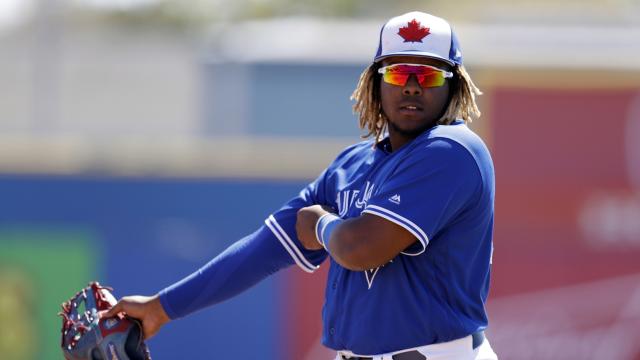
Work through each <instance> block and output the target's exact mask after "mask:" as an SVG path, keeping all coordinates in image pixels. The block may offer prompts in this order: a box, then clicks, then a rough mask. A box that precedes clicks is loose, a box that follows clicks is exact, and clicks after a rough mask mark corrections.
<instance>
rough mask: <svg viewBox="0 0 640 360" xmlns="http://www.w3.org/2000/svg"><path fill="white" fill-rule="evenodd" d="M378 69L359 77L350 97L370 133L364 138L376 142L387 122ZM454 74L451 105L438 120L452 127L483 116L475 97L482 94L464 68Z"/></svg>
mask: <svg viewBox="0 0 640 360" xmlns="http://www.w3.org/2000/svg"><path fill="white" fill-rule="evenodd" d="M379 68H380V63H372V64H371V65H369V66H368V67H367V68H366V69H365V70H364V71H363V72H362V74H361V75H360V80H359V81H358V85H357V86H356V89H355V90H354V91H353V94H352V95H351V100H355V104H354V105H353V112H354V113H356V114H358V118H359V123H360V128H361V129H363V130H366V131H368V132H367V134H365V135H363V136H362V138H365V139H366V138H369V137H374V139H375V141H376V142H378V141H380V140H382V137H383V136H384V131H385V129H386V126H387V120H388V119H387V117H386V115H385V114H384V112H383V111H382V103H381V102H380V81H378V79H377V74H378V69H379ZM453 71H454V77H453V79H452V80H453V81H452V82H451V92H450V94H451V95H450V99H449V105H448V106H447V108H446V109H445V111H444V113H443V115H442V116H441V117H440V119H438V124H440V125H449V124H451V122H453V121H454V120H456V119H462V120H464V121H465V122H471V121H473V119H474V118H476V119H477V118H479V117H480V115H481V112H480V109H478V104H477V103H476V96H477V95H482V92H481V91H480V89H478V88H477V87H476V85H475V84H474V83H473V81H472V80H471V77H470V76H469V74H468V73H467V70H466V69H465V68H464V66H463V65H458V66H455V67H454V69H453Z"/></svg>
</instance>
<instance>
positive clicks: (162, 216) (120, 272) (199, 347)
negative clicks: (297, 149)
mask: <svg viewBox="0 0 640 360" xmlns="http://www.w3.org/2000/svg"><path fill="white" fill-rule="evenodd" d="M302 186H304V182H303V181H277V182H275V181H270V180H246V179H243V180H234V179H156V178H109V177H103V176H100V177H98V176H88V175H87V176H24V175H20V176H17V175H16V176H11V175H2V176H0V290H3V289H4V290H7V289H8V290H7V291H5V297H7V295H6V294H9V295H8V296H9V298H10V299H11V298H12V299H13V300H14V301H13V303H16V304H17V305H16V308H17V310H15V311H11V313H12V314H13V315H12V316H14V318H13V319H12V318H11V317H10V315H11V314H9V315H8V314H4V315H2V314H0V317H4V318H5V320H7V321H0V323H4V326H3V325H0V328H4V327H5V326H7V328H5V329H4V330H7V331H9V328H12V329H13V330H11V331H16V330H15V329H16V327H17V326H18V325H19V324H18V320H19V319H17V317H18V316H17V314H32V317H33V318H32V319H30V320H29V319H28V322H29V321H30V324H27V327H26V328H24V327H21V328H20V329H18V331H23V332H24V333H28V332H30V331H35V333H36V338H35V340H34V341H33V344H35V346H31V345H30V346H28V347H27V346H25V345H24V344H23V343H21V342H20V341H14V342H13V343H12V342H10V341H9V342H8V341H6V340H5V341H4V344H2V343H1V342H0V348H2V350H4V351H5V354H10V355H9V358H12V357H15V358H33V359H59V358H61V356H60V350H59V347H58V346H59V326H60V320H59V319H58V318H57V317H56V312H57V311H58V310H59V305H60V303H61V302H62V301H64V300H66V298H67V297H69V296H70V295H72V294H73V293H74V292H75V291H77V290H78V289H79V288H80V287H82V286H85V285H86V283H87V282H89V281H91V280H94V279H95V280H99V281H100V282H102V283H103V284H107V285H111V286H113V287H115V292H116V296H123V295H127V294H153V293H155V292H157V291H158V290H160V289H162V288H163V287H164V286H166V285H169V284H171V283H173V282H175V281H177V280H179V279H180V278H182V277H184V276H186V275H188V274H189V273H191V272H192V271H194V270H195V269H197V268H198V267H199V266H201V265H202V264H204V263H206V262H207V261H208V260H209V259H210V258H212V257H213V256H215V255H216V254H217V253H219V252H220V251H222V250H223V249H224V248H226V247H227V246H228V245H230V244H231V243H232V242H234V241H236V240H237V239H239V238H241V237H242V236H244V235H246V234H248V233H250V232H251V231H253V230H254V229H256V228H257V227H259V226H261V225H262V223H263V220H264V218H265V217H266V216H268V214H269V213H270V212H271V211H273V210H274V209H277V208H278V207H279V206H281V204H282V203H284V202H285V201H286V200H287V199H289V198H291V197H293V196H295V194H297V192H298V191H299V190H300V189H301V187H302ZM295 270H297V269H295ZM288 271H289V270H288ZM288 271H285V272H284V273H282V274H277V275H276V276H274V277H271V278H269V279H267V280H266V281H264V282H262V283H261V284H259V285H257V286H256V287H254V288H252V289H250V290H249V291H247V292H245V293H243V294H242V295H240V296H238V297H236V298H234V299H233V300H231V301H227V302H224V303H222V304H219V305H218V306H214V307H211V308H209V309H206V310H203V311H202V312H200V313H198V314H197V315H195V316H189V317H186V318H184V319H181V320H179V321H175V322H172V323H170V324H169V325H168V326H166V327H165V328H164V329H163V331H162V332H160V333H159V335H157V336H156V337H155V338H154V339H152V340H151V341H150V346H151V349H152V355H153V358H154V359H156V360H163V359H205V358H206V359H210V358H216V359H285V358H287V354H285V353H284V351H285V350H283V349H284V348H285V347H286V346H287V339H285V338H283V337H284V335H283V334H285V333H286V329H282V328H281V327H285V326H286V324H285V323H284V322H283V316H284V315H283V314H282V312H283V306H282V304H283V300H284V299H285V298H286V296H287V294H283V291H282V289H283V288H284V287H285V286H286V282H287V278H288V276H287V272H288ZM290 271H294V270H290ZM7 274H8V275H7ZM16 274H17V275H16ZM7 279H9V280H7ZM12 279H13V280H12ZM36 291H37V292H39V294H37V296H36ZM16 299H18V300H16ZM38 304H41V305H38ZM318 315H319V314H318ZM4 330H3V331H4ZM32 337H33V336H32ZM11 354H13V355H11Z"/></svg>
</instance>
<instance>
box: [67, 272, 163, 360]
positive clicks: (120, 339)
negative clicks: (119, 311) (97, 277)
mask: <svg viewBox="0 0 640 360" xmlns="http://www.w3.org/2000/svg"><path fill="white" fill-rule="evenodd" d="M111 291H113V289H111V288H109V287H105V286H101V285H100V284H98V283H97V282H91V283H89V285H88V286H87V287H85V288H84V289H82V290H80V291H79V292H78V293H77V294H76V295H75V296H74V297H72V298H71V299H69V301H66V302H64V303H63V304H62V312H60V313H58V314H59V315H60V316H62V344H61V346H62V352H63V354H64V357H65V359H67V360H107V359H108V360H151V355H150V354H149V349H148V348H147V346H146V344H145V343H144V341H143V339H142V326H141V325H140V322H138V321H137V320H135V319H133V318H130V317H128V316H123V315H118V317H114V318H108V319H100V317H99V316H98V313H99V312H100V311H103V310H109V309H110V308H111V307H113V305H115V304H116V299H115V298H114V297H113V295H112V294H111Z"/></svg>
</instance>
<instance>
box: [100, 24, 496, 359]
mask: <svg viewBox="0 0 640 360" xmlns="http://www.w3.org/2000/svg"><path fill="white" fill-rule="evenodd" d="M478 94H480V91H479V90H478V89H477V88H476V86H475V85H474V84H473V82H472V81H471V78H470V77H469V75H468V73H467V72H466V71H465V68H464V66H463V65H462V53H461V49H460V46H459V44H458V40H457V38H456V36H455V34H454V32H453V30H452V29H451V26H450V25H449V23H448V22H447V21H445V20H444V19H441V18H438V17H435V16H432V15H429V14H425V13H421V12H410V13H407V14H404V15H401V16H398V17H394V18H392V19H391V20H389V21H388V22H387V23H386V24H384V26H383V27H382V30H381V32H380V39H379V44H378V51H377V53H376V55H375V57H374V59H373V62H372V63H371V64H370V65H369V66H368V67H367V68H366V69H365V70H364V72H363V73H362V75H361V77H360V80H359V83H358V85H357V88H356V90H355V91H354V93H353V99H354V100H355V105H354V110H355V111H356V112H357V113H358V115H359V121H360V126H361V127H362V128H363V129H365V130H366V131H368V134H367V137H368V138H369V139H368V140H366V141H363V142H360V143H358V144H355V145H353V146H350V147H348V148H347V149H345V150H344V151H343V152H342V153H341V154H339V155H338V156H337V157H336V159H335V160H334V161H333V163H332V164H331V165H329V166H328V167H327V168H326V169H325V170H324V171H323V172H322V173H321V174H320V176H319V177H318V178H317V179H316V180H315V181H313V182H312V183H310V184H309V185H308V186H307V187H305V188H304V189H303V190H302V191H301V192H300V193H299V194H298V195H297V196H296V197H294V198H293V199H291V200H290V201H289V202H288V203H286V204H285V205H284V206H283V207H282V208H280V209H279V210H278V211H276V212H274V213H272V214H271V215H269V216H268V218H267V219H266V220H265V224H264V226H262V227H261V228H259V229H258V230H257V231H256V232H254V233H253V234H251V235H248V236H247V237H245V238H243V239H241V240H239V241H238V242H236V243H235V244H234V245H232V246H230V247H229V248H228V249H226V250H225V251H224V252H222V253H221V254H220V255H218V256H217V257H215V258H214V259H213V260H211V261H210V262H209V263H208V264H206V265H205V266H204V267H202V268H201V269H199V270H198V271H196V272H194V273H193V274H192V275H190V276H188V277H186V278H185V279H183V280H181V281H180V282H178V283H176V284H173V285H171V286H169V287H167V288H166V289H164V290H162V291H160V292H159V293H158V294H157V295H155V296H150V297H144V296H132V297H125V298H123V299H122V300H121V301H120V302H119V303H118V304H117V305H116V306H115V307H114V308H113V309H112V310H111V311H109V312H108V313H106V314H105V316H113V315H115V314H116V313H118V312H122V311H124V312H126V313H128V314H129V315H130V316H133V317H136V318H139V319H141V321H142V323H143V328H144V334H145V336H146V337H147V338H148V337H151V336H153V335H154V334H155V333H156V332H157V331H158V330H159V329H160V327H161V326H162V325H163V324H164V323H166V322H168V321H170V320H172V319H177V318H180V317H183V316H186V315H187V314H190V313H192V312H194V311H196V310H199V309H202V308H204V307H207V306H210V305H212V304H215V303H218V302H220V301H222V300H225V299H227V298H230V297H232V296H234V295H236V294H238V293H239V292H241V291H243V290H245V289H247V288H249V287H250V286H252V285H254V284H256V283H257V282H259V281H260V280H262V279H264V278H265V277H267V276H268V275H270V274H272V273H275V272H276V271H278V270H280V269H283V268H285V267H287V266H289V265H292V264H296V265H297V266H299V267H300V268H301V269H302V270H304V271H306V272H309V273H311V272H313V271H315V270H316V269H317V268H318V266H319V265H320V264H321V263H322V262H324V261H325V260H326V259H327V258H328V259H329V261H328V262H329V263H330V264H329V266H330V268H329V275H328V279H327V284H326V290H325V304H324V311H323V314H322V315H323V336H322V342H323V344H324V345H325V346H327V347H329V348H331V349H335V350H336V352H337V354H336V359H352V360H354V359H359V360H362V359H377V360H383V359H387V360H388V359H394V360H418V359H422V360H424V359H430V360H433V359H443V360H444V359H497V356H496V354H495V353H494V352H493V350H492V349H491V346H490V345H489V342H488V340H487V339H486V338H485V335H484V330H485V328H486V327H487V323H488V321H487V314H486V312H485V307H484V305H485V302H486V300H487V294H488V291H489V277H490V264H491V257H492V251H493V245H492V234H493V214H494V205H493V204H494V170H493V163H492V160H491V156H490V154H489V151H488V150H487V147H486V146H485V144H484V143H483V141H482V140H481V139H480V138H479V137H478V136H477V135H476V134H475V133H473V132H472V131H471V130H470V129H469V128H468V127H467V125H466V122H468V121H471V119H472V118H474V117H478V116H479V115H480V112H479V110H478V107H477V106H476V102H475V96H476V95H478Z"/></svg>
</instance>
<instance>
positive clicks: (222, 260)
mask: <svg viewBox="0 0 640 360" xmlns="http://www.w3.org/2000/svg"><path fill="white" fill-rule="evenodd" d="M292 263H293V260H292V259H291V257H290V256H289V255H288V254H287V252H286V251H285V250H284V249H283V248H282V246H281V245H280V244H279V243H278V241H277V240H275V239H273V235H272V233H271V231H270V230H269V229H267V228H265V227H264V226H263V227H262V228H260V229H259V230H258V231H256V232H255V233H253V234H251V235H249V236H247V237H245V238H243V239H241V240H239V241H238V242H236V243H234V244H233V245H231V246H230V247H229V248H227V249H226V250H225V251H224V252H222V253H221V254H220V255H218V256H216V257H215V258H214V259H213V260H211V261H210V262H209V263H207V264H206V265H205V266H203V267H202V268H200V269H199V270H198V271H196V272H194V273H193V274H191V275H189V276H187V277H186V278H184V279H182V280H181V281H179V282H177V283H175V284H173V285H171V286H169V287H167V288H166V289H164V290H162V291H161V292H160V293H159V295H160V301H161V302H162V306H163V308H164V310H165V311H166V313H167V314H168V315H169V317H171V318H172V319H175V318H179V317H183V316H186V315H188V314H190V313H193V312H195V311H197V310H200V309H202V308H205V307H207V306H211V305H213V304H216V303H219V302H221V301H224V300H226V299H229V298H231V297H233V296H235V295H237V294H239V293H241V292H243V291H244V290H246V289H248V288H250V287H251V286H253V285H255V284H257V283H258V282H260V281H261V280H263V279H264V278H266V277H267V276H269V275H271V274H273V273H275V272H277V271H278V270H280V269H282V268H285V267H287V266H289V265H291V264H292Z"/></svg>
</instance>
